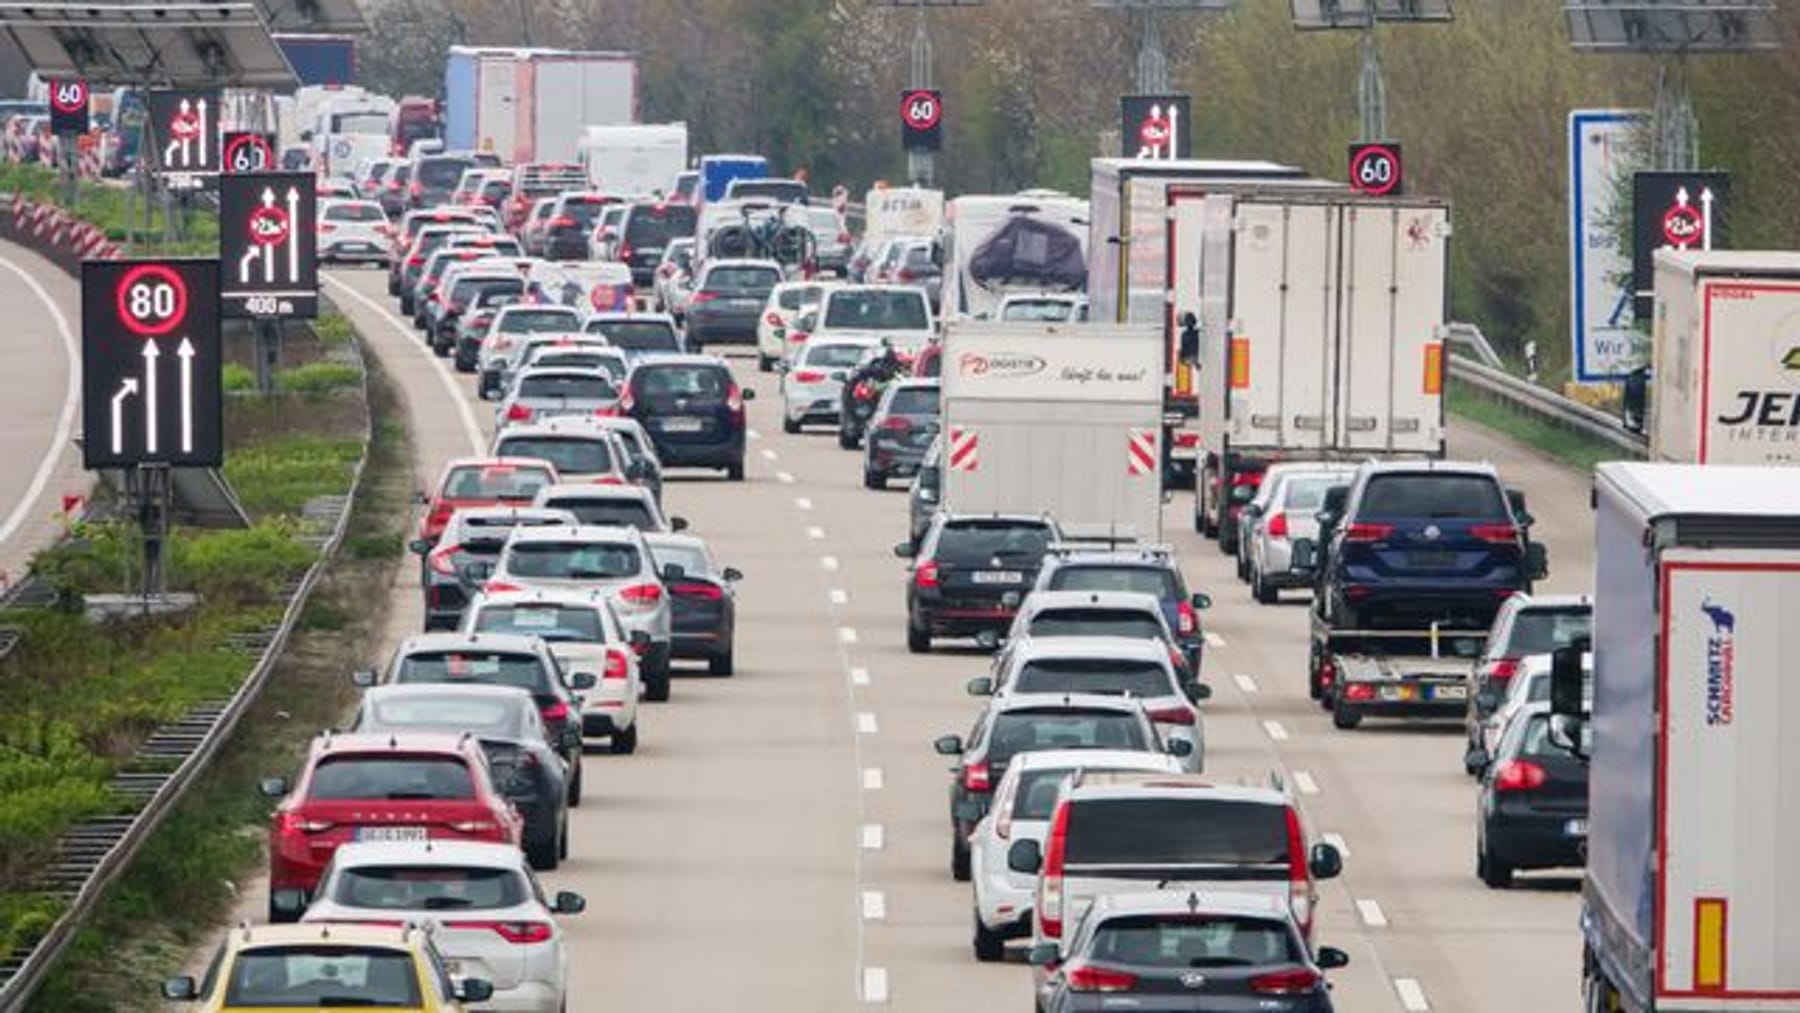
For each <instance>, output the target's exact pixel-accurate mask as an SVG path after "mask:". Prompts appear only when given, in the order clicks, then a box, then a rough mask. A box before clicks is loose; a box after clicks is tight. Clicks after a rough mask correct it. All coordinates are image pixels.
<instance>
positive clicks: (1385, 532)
mask: <svg viewBox="0 0 1800 1013" xmlns="http://www.w3.org/2000/svg"><path fill="white" fill-rule="evenodd" d="M1393 533H1394V526H1393V525H1392V524H1368V523H1357V524H1352V525H1350V526H1349V527H1347V528H1345V529H1344V541H1346V542H1379V541H1381V540H1382V539H1384V538H1386V537H1388V536H1389V535H1392V534H1393Z"/></svg>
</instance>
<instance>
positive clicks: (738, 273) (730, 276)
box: [700, 267, 781, 298]
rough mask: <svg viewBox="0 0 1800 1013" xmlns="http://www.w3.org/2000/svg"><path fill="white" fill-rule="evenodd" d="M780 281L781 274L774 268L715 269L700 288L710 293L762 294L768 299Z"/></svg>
mask: <svg viewBox="0 0 1800 1013" xmlns="http://www.w3.org/2000/svg"><path fill="white" fill-rule="evenodd" d="M780 280H781V274H780V272H778V271H776V270H775V269H774V268H772V267H715V268H713V269H712V270H711V271H708V272H706V281H705V283H704V284H702V285H701V286H700V287H701V288H702V289H704V290H705V291H708V292H733V293H745V294H761V295H762V296H764V297H765V298H766V297H767V296H768V294H769V290H770V289H772V288H774V287H775V283H776V282H778V281H780Z"/></svg>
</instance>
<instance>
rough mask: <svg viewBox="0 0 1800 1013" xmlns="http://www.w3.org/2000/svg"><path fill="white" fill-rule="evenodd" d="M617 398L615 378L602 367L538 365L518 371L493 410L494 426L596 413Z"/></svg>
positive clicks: (610, 404) (612, 403)
mask: <svg viewBox="0 0 1800 1013" xmlns="http://www.w3.org/2000/svg"><path fill="white" fill-rule="evenodd" d="M618 401H619V386H618V383H617V381H615V380H614V379H613V377H612V376H611V375H610V374H608V373H607V372H605V371H604V370H598V369H578V368H572V367H565V366H538V367H534V368H532V369H526V370H523V371H521V372H520V373H519V375H518V377H517V378H515V379H514V380H513V382H512V386H511V387H510V388H509V389H508V390H507V392H506V394H505V395H504V396H503V397H502V398H501V400H500V406H499V407H498V408H497V409H495V412H494V424H495V425H496V426H498V427H505V426H511V425H518V424H521V423H527V422H544V421H547V420H549V419H554V418H559V417H562V416H566V415H590V416H591V415H599V414H600V413H602V412H607V411H611V410H612V407H613V405H615V404H617V403H618Z"/></svg>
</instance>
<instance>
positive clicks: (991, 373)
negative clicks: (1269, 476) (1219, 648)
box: [941, 320, 1162, 542]
mask: <svg viewBox="0 0 1800 1013" xmlns="http://www.w3.org/2000/svg"><path fill="white" fill-rule="evenodd" d="M942 377H943V381H942V382H943V428H942V430H941V432H942V434H943V436H942V439H943V441H944V446H943V464H942V467H941V475H942V478H941V488H942V499H941V502H942V508H943V509H945V510H950V511H953V512H957V513H1015V514H1017V513H1025V514H1038V513H1045V514H1049V515H1050V516H1051V517H1054V518H1055V519H1056V520H1057V522H1058V523H1060V524H1062V525H1063V526H1064V529H1065V530H1066V531H1069V532H1071V533H1077V534H1111V535H1113V536H1116V537H1131V538H1136V539H1138V540H1140V541H1146V542H1154V541H1158V540H1159V539H1160V537H1161V534H1162V480H1161V474H1160V473H1161V467H1160V456H1161V454H1160V451H1161V448H1160V446H1159V441H1160V439H1161V424H1162V340H1161V335H1160V334H1159V332H1158V331H1157V329H1156V328H1155V327H1150V326H1128V325H1123V324H1001V323H993V322H988V321H973V320H956V321H951V322H950V324H949V326H948V329H947V331H946V334H945V337H944V351H943V372H942Z"/></svg>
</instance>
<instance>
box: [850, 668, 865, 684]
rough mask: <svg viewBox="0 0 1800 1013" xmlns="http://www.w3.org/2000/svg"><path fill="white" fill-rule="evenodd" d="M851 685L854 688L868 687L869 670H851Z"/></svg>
mask: <svg viewBox="0 0 1800 1013" xmlns="http://www.w3.org/2000/svg"><path fill="white" fill-rule="evenodd" d="M850 684H851V685H853V686H867V685H868V684H869V670H868V669H866V668H861V667H858V668H852V669H851V670H850Z"/></svg>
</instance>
